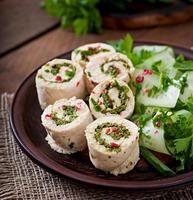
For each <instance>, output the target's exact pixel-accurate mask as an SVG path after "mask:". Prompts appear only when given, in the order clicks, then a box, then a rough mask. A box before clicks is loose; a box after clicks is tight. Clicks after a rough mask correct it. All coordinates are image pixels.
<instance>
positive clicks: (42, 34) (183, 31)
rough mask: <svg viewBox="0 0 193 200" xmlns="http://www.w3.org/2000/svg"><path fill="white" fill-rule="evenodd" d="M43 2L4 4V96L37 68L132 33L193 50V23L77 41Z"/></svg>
mask: <svg viewBox="0 0 193 200" xmlns="http://www.w3.org/2000/svg"><path fill="white" fill-rule="evenodd" d="M40 2H41V1H40V0H25V1H20V0H1V1H0V24H1V28H0V42H1V44H0V93H2V92H15V91H16V89H17V87H18V86H19V84H20V83H21V82H22V80H23V79H24V78H25V77H26V76H27V75H28V74H29V73H30V72H31V71H32V70H33V69H35V68H36V67H37V66H39V65H41V64H42V63H44V62H46V61H48V60H49V59H51V58H52V57H54V56H57V55H59V54H61V53H64V52H66V51H69V50H70V49H72V48H74V47H77V46H79V45H81V44H85V43H89V42H96V41H105V40H114V39H119V38H121V37H123V36H124V35H125V34H126V33H127V32H130V33H131V34H132V35H133V37H134V39H139V40H150V41H159V42H165V43H170V44H176V45H179V46H184V47H186V48H191V49H192V50H193V20H190V21H188V22H186V23H183V24H179V25H169V26H164V27H154V28H144V29H136V30H128V31H125V30H124V31H123V30H113V31H112V30H104V32H103V34H101V35H95V34H89V35H85V36H82V37H79V38H77V37H76V36H75V35H74V33H73V32H72V31H71V30H62V29H61V28H60V27H59V22H58V21H57V20H56V19H54V18H52V17H50V16H48V15H47V14H46V13H45V12H44V11H43V10H42V9H41V8H40Z"/></svg>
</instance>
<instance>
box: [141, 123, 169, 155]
mask: <svg viewBox="0 0 193 200" xmlns="http://www.w3.org/2000/svg"><path fill="white" fill-rule="evenodd" d="M142 133H143V134H141V136H140V144H141V146H143V147H146V148H148V149H151V150H153V151H156V152H160V153H164V154H168V155H170V153H169V152H168V150H167V148H166V145H165V140H164V130H163V128H158V127H155V126H154V124H153V119H151V120H149V121H148V122H147V123H146V125H145V126H144V127H143V129H142Z"/></svg>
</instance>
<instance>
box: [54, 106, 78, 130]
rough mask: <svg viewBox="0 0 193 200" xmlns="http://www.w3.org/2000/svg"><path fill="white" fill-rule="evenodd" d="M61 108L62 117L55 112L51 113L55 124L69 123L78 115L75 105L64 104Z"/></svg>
mask: <svg viewBox="0 0 193 200" xmlns="http://www.w3.org/2000/svg"><path fill="white" fill-rule="evenodd" d="M62 110H63V116H62V117H58V116H57V113H56V112H52V114H51V115H52V120H53V121H54V122H55V124H56V125H57V126H60V125H65V124H69V123H71V122H72V121H74V120H75V119H76V118H77V117H78V115H77V113H76V108H75V106H66V105H64V106H63V107H62Z"/></svg>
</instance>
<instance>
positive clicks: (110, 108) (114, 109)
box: [91, 80, 129, 114]
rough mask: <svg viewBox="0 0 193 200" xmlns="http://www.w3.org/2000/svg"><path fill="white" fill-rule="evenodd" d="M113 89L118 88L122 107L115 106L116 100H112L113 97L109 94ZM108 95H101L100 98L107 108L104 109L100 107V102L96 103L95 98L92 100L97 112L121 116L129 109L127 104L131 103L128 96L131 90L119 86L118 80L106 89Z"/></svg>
mask: <svg viewBox="0 0 193 200" xmlns="http://www.w3.org/2000/svg"><path fill="white" fill-rule="evenodd" d="M112 88H116V89H117V90H118V91H119V96H118V97H119V98H120V104H121V105H120V106H116V105H114V100H113V99H111V97H110V96H109V94H108V91H109V90H110V89H112ZM105 90H106V91H107V93H104V92H103V93H101V95H100V98H102V99H103V102H104V103H103V105H104V107H105V108H103V107H102V106H101V105H99V102H97V101H95V100H94V99H93V98H91V102H92V104H93V107H94V109H95V111H96V112H101V113H103V114H106V113H111V114H119V113H121V112H122V111H124V110H125V109H126V107H127V102H128V101H129V97H128V95H127V93H128V91H129V88H128V87H127V86H121V85H119V83H118V81H117V80H113V81H112V82H110V84H108V85H107V86H106V88H105Z"/></svg>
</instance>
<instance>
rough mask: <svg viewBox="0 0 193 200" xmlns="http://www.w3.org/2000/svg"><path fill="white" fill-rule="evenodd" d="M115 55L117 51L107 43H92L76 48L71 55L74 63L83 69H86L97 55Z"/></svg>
mask: <svg viewBox="0 0 193 200" xmlns="http://www.w3.org/2000/svg"><path fill="white" fill-rule="evenodd" d="M109 52H111V53H114V52H115V49H114V48H113V47H112V46H110V45H108V44H105V43H91V44H86V45H84V46H80V47H78V48H76V49H75V50H74V51H73V52H72V55H71V59H72V61H73V62H75V63H78V64H79V65H80V66H81V67H83V68H85V67H86V64H87V63H88V62H89V61H90V60H91V59H92V58H94V57H95V56H96V55H102V54H106V53H109Z"/></svg>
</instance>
